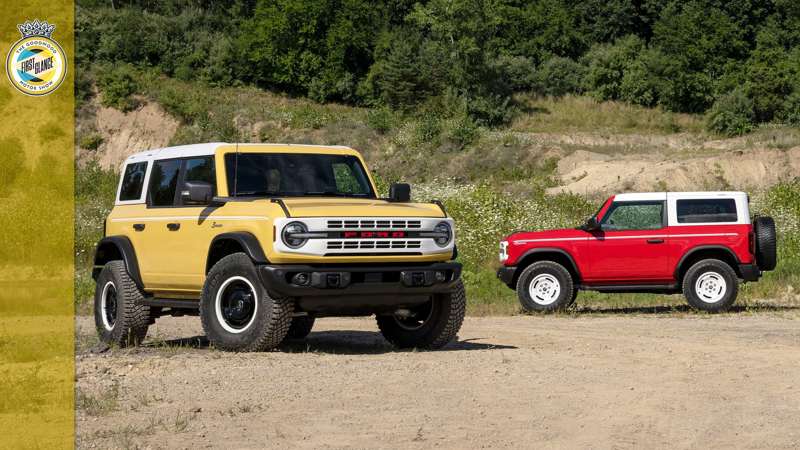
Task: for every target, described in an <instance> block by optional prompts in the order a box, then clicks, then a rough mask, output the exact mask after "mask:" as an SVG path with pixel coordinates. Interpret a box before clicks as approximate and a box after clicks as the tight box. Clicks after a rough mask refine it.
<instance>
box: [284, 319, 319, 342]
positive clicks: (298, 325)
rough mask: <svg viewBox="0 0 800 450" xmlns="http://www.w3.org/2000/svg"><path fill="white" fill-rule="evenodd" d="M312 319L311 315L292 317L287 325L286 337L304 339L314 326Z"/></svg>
mask: <svg viewBox="0 0 800 450" xmlns="http://www.w3.org/2000/svg"><path fill="white" fill-rule="evenodd" d="M314 320H315V319H314V317H313V316H297V317H292V323H291V324H290V325H289V331H288V332H287V333H286V339H305V338H306V336H308V334H309V333H311V329H312V328H314Z"/></svg>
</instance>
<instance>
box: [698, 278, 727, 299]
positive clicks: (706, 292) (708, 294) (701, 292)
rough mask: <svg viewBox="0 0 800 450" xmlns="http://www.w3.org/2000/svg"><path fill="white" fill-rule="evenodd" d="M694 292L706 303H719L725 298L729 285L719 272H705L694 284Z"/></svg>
mask: <svg viewBox="0 0 800 450" xmlns="http://www.w3.org/2000/svg"><path fill="white" fill-rule="evenodd" d="M694 292H695V294H696V295H697V297H698V298H699V299H700V300H701V301H703V302H705V303H717V302H719V301H721V300H722V299H724V298H725V293H726V292H728V283H727V282H726V281H725V278H724V277H723V276H722V275H721V274H719V273H717V272H704V273H703V274H701V275H700V276H699V277H697V281H696V282H695V284H694Z"/></svg>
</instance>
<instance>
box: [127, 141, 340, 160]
mask: <svg viewBox="0 0 800 450" xmlns="http://www.w3.org/2000/svg"><path fill="white" fill-rule="evenodd" d="M223 145H237V146H239V147H253V146H259V147H264V146H274V147H293V146H296V147H301V148H306V147H310V148H313V147H317V148H339V149H350V147H346V146H343V145H307V144H251V143H243V144H235V143H233V144H232V143H228V142H208V143H204V144H189V145H178V146H174V147H164V148H157V149H152V150H145V151H143V152H139V153H134V154H132V155H131V156H128V158H127V159H126V160H125V162H124V163H123V165H124V164H128V163H132V162H141V161H151V160H160V159H172V158H191V157H193V156H210V155H213V154H214V152H215V151H216V150H217V148H219V147H220V146H223Z"/></svg>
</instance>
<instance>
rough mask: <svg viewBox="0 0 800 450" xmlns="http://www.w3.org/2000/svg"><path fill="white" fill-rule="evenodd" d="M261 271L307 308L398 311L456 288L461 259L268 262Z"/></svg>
mask: <svg viewBox="0 0 800 450" xmlns="http://www.w3.org/2000/svg"><path fill="white" fill-rule="evenodd" d="M299 274H302V275H301V276H300V277H299V278H298V275H299ZM259 275H260V276H261V280H262V281H263V283H264V285H265V286H267V289H268V290H269V291H270V292H272V293H274V294H277V295H278V296H283V297H296V298H297V305H298V307H299V309H300V310H302V311H307V312H315V313H330V314H354V315H357V314H371V313H376V312H381V311H394V310H396V309H397V308H398V307H402V306H411V305H414V304H419V303H424V302H426V301H428V300H429V299H430V296H431V295H432V294H438V293H447V292H450V291H452V289H453V287H454V285H455V284H456V283H457V282H458V281H459V279H460V278H461V264H459V263H454V262H449V263H432V264H408V265H326V266H311V265H299V264H297V265H263V266H259Z"/></svg>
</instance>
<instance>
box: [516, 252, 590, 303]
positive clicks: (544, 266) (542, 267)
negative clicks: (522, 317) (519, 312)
mask: <svg viewBox="0 0 800 450" xmlns="http://www.w3.org/2000/svg"><path fill="white" fill-rule="evenodd" d="M537 277H543V278H537ZM543 280H546V281H548V282H549V283H550V284H551V285H554V284H553V280H555V281H556V282H557V283H558V286H557V288H558V295H556V296H555V297H554V298H548V299H546V300H540V301H537V300H535V299H534V297H533V296H532V295H531V288H530V285H531V283H533V282H534V281H537V282H541V281H543ZM517 297H519V303H520V305H522V309H524V310H525V311H528V312H554V311H563V310H565V309H567V308H569V306H570V305H571V304H572V303H573V302H575V298H577V292H576V289H575V282H574V281H573V279H572V275H571V274H570V273H569V271H568V270H567V269H566V268H565V267H564V266H562V265H561V264H558V263H556V262H553V261H538V262H535V263H533V264H531V265H530V266H528V267H526V268H525V269H524V270H523V271H522V273H521V274H520V275H519V278H518V279H517Z"/></svg>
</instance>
